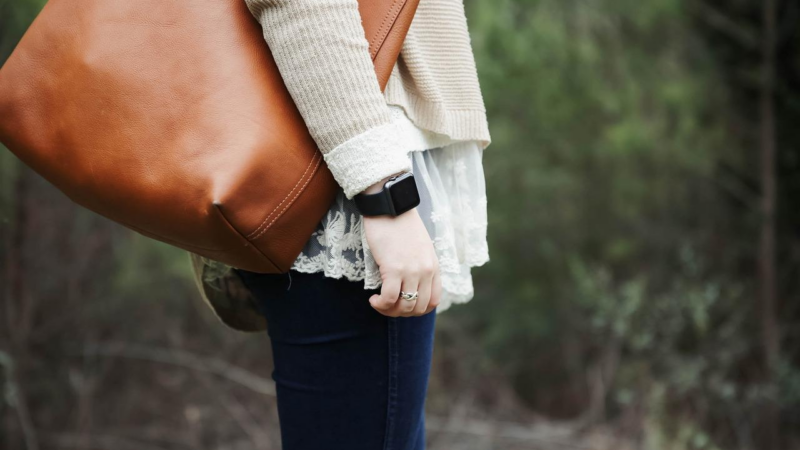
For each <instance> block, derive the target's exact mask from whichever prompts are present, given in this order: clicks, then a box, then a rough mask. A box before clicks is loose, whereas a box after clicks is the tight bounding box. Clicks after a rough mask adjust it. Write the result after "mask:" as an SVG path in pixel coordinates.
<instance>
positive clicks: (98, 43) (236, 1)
mask: <svg viewBox="0 0 800 450" xmlns="http://www.w3.org/2000/svg"><path fill="white" fill-rule="evenodd" d="M418 2H419V0H360V4H359V10H360V12H361V17H362V23H363V26H364V31H365V36H366V38H367V40H368V41H369V43H370V52H371V54H372V58H373V62H374V64H375V70H376V74H377V76H378V80H379V83H380V86H381V89H384V88H385V86H386V82H387V81H388V79H389V75H390V74H391V71H392V68H393V66H394V65H395V63H396V61H397V57H398V55H399V53H400V47H401V45H402V42H403V40H404V39H405V36H406V32H407V31H408V28H409V26H410V24H411V20H412V18H413V16H414V13H415V11H416V8H417V4H418ZM0 142H3V143H4V144H5V145H6V146H7V147H8V148H9V149H10V150H11V151H12V152H13V153H14V154H16V155H17V157H18V158H19V159H20V160H21V161H23V162H24V163H25V164H27V165H28V166H30V167H31V168H32V169H33V170H35V171H36V172H38V173H39V174H40V175H42V176H43V177H44V178H46V179H47V180H48V181H49V182H51V183H52V184H54V185H55V186H56V187H57V188H59V189H60V190H61V191H63V192H64V193H65V194H66V195H67V196H68V197H69V198H70V199H72V200H73V201H75V202H76V203H78V204H80V205H82V206H84V207H86V208H88V209H91V210H92V211H95V212H97V213H99V214H101V215H103V216H105V217H108V218H109V219H111V220H113V221H116V222H118V223H120V224H123V225H125V226H127V227H128V228H130V229H133V230H135V231H137V232H139V233H141V234H143V235H145V236H149V237H151V238H153V239H157V240H159V241H163V242H166V243H168V244H171V245H174V246H176V247H180V248H183V249H185V250H188V251H191V252H194V253H197V254H199V255H202V256H206V257H209V258H211V259H214V260H217V261H221V262H224V263H226V264H229V265H232V266H234V267H239V268H242V269H246V270H250V271H254V272H263V273H274V272H286V271H288V270H289V268H290V267H291V265H292V263H293V261H294V260H295V259H296V258H297V256H298V255H299V254H300V252H301V250H302V248H303V246H304V244H305V243H306V241H307V240H308V239H309V238H310V236H311V233H312V232H313V231H314V229H315V227H316V225H317V223H318V222H319V221H320V220H321V219H322V216H323V215H324V214H325V212H326V211H327V209H328V207H329V205H330V203H331V202H332V201H333V198H334V196H335V194H336V189H337V185H336V182H335V181H334V179H333V176H332V175H331V173H330V172H329V171H328V169H327V167H326V166H325V163H324V161H323V159H322V154H321V153H320V152H319V150H318V148H317V146H316V144H315V142H314V140H313V139H312V138H311V136H310V134H309V133H308V129H307V128H306V126H305V123H304V122H303V119H302V117H301V115H300V113H299V112H298V110H297V108H296V106H295V105H294V102H293V101H292V98H291V96H290V95H289V92H288V91H287V89H286V87H285V86H284V84H283V80H282V79H281V76H280V73H279V72H278V68H277V66H276V65H275V62H274V60H273V58H272V55H271V53H270V51H269V48H268V46H267V44H266V42H265V41H264V38H263V36H262V30H261V26H260V25H259V23H258V22H257V21H256V20H255V19H254V18H253V16H252V15H251V14H250V12H249V10H248V9H247V6H246V5H245V3H244V1H243V0H50V1H49V2H48V3H47V4H46V5H45V7H44V9H43V10H42V11H41V13H40V14H39V16H38V17H37V18H36V20H35V21H34V22H33V24H32V25H31V27H30V28H29V29H28V31H27V32H26V33H25V35H24V36H23V38H22V40H21V41H20V43H19V45H18V46H17V47H16V48H15V50H14V51H13V53H12V54H11V56H10V58H9V59H8V60H7V61H6V63H5V64H4V65H3V67H2V68H0Z"/></svg>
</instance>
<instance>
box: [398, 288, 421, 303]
mask: <svg viewBox="0 0 800 450" xmlns="http://www.w3.org/2000/svg"><path fill="white" fill-rule="evenodd" d="M400 298H402V299H403V300H406V301H409V302H413V301H416V300H417V298H419V292H405V291H400Z"/></svg>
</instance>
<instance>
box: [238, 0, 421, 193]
mask: <svg viewBox="0 0 800 450" xmlns="http://www.w3.org/2000/svg"><path fill="white" fill-rule="evenodd" d="M245 2H246V3H247V6H248V8H249V9H250V12H251V13H252V14H253V16H254V17H255V18H256V19H257V20H258V22H259V23H260V24H261V26H262V29H263V31H264V39H265V40H266V41H267V44H268V45H269V48H270V50H271V52H272V54H273V57H274V58H275V63H276V64H277V66H278V69H279V70H280V73H281V77H282V78H283V80H284V83H285V84H286V87H287V89H288V90H289V93H290V94H291V96H292V99H293V100H294V102H295V104H296V105H297V108H298V109H299V111H300V114H301V115H302V116H303V120H304V121H305V123H306V126H307V127H308V129H309V132H310V133H311V136H312V137H313V138H314V140H315V141H316V143H317V145H318V146H319V148H320V151H321V152H322V154H323V155H324V158H325V162H326V164H327V165H328V168H329V169H330V171H331V172H332V173H333V176H334V178H335V179H336V181H337V183H339V185H340V186H341V187H342V189H343V190H344V193H345V195H346V196H347V198H352V197H353V196H354V195H355V194H357V193H359V192H361V191H363V190H364V189H366V188H367V187H368V186H370V185H371V184H374V183H376V182H378V181H380V180H381V179H382V178H384V177H387V176H389V175H392V174H394V173H397V172H400V171H408V170H411V160H410V158H408V156H407V152H406V151H404V149H402V148H399V146H400V145H401V144H400V143H401V142H402V140H401V139H399V137H398V136H397V133H398V131H397V129H396V127H394V126H393V123H392V122H391V114H390V111H389V107H388V106H387V104H386V101H385V99H384V97H383V94H382V92H381V90H380V85H379V84H378V78H377V76H376V75H375V69H374V67H373V65H372V58H371V57H370V53H369V43H368V42H367V38H366V37H365V35H364V29H363V27H362V25H361V16H360V14H359V11H358V2H357V0H245Z"/></svg>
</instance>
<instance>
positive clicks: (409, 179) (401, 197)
mask: <svg viewBox="0 0 800 450" xmlns="http://www.w3.org/2000/svg"><path fill="white" fill-rule="evenodd" d="M387 187H388V188H389V194H390V195H391V196H392V204H394V211H395V214H396V215H400V214H402V213H404V212H406V211H408V210H409V209H411V208H413V207H415V206H417V205H419V192H417V184H416V183H415V182H414V176H413V175H412V174H411V173H408V174H404V175H402V176H400V177H399V178H398V179H397V180H395V181H394V182H392V184H391V185H390V186H387Z"/></svg>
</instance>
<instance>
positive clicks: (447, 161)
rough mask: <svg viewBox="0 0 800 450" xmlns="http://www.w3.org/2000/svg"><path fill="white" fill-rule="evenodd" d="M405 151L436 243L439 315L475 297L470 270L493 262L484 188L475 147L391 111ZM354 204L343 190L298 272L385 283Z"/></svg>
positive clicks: (373, 284) (297, 265)
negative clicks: (424, 127) (439, 293)
mask: <svg viewBox="0 0 800 450" xmlns="http://www.w3.org/2000/svg"><path fill="white" fill-rule="evenodd" d="M389 108H390V110H391V111H392V115H393V123H394V124H395V125H396V126H397V127H399V129H400V130H401V133H399V134H400V135H401V136H402V139H407V140H408V142H405V143H404V144H407V145H403V146H402V148H406V149H409V148H410V149H413V150H411V151H409V152H408V157H409V158H411V162H412V172H413V173H414V179H415V180H416V183H417V189H418V190H419V194H420V204H419V206H418V207H417V209H418V211H419V214H420V216H421V218H422V221H423V223H424V224H425V227H426V228H427V230H428V233H429V234H430V236H431V239H432V240H433V244H434V248H435V250H436V254H437V256H438V258H439V267H440V271H441V276H442V298H441V302H440V305H439V307H438V308H437V312H442V311H445V310H447V309H448V308H449V307H450V306H451V305H452V304H454V303H465V302H468V301H469V300H470V299H472V296H473V294H474V291H473V286H472V274H471V271H470V270H471V268H472V267H475V266H480V265H482V264H484V263H485V262H487V261H488V260H489V249H488V245H487V242H486V226H487V219H486V183H485V179H484V173H483V162H482V157H483V148H482V147H481V146H480V144H479V142H478V141H455V140H452V139H450V138H449V137H447V136H445V135H442V134H437V133H433V132H431V131H428V130H424V129H421V128H419V127H417V126H415V125H414V124H413V123H412V122H411V121H410V120H409V119H408V117H407V116H406V114H405V113H404V112H403V109H402V108H400V107H397V106H394V105H389ZM361 219H362V216H361V214H359V212H358V209H357V208H356V206H355V202H354V201H353V200H350V199H347V197H346V196H345V195H344V192H343V191H341V190H340V191H339V193H338V194H337V196H336V199H335V200H334V201H333V203H331V207H330V209H329V211H328V213H327V215H326V216H325V217H324V218H323V219H322V221H321V222H320V223H319V226H318V227H317V230H316V231H315V232H314V234H313V235H312V236H311V239H309V241H308V242H307V243H306V245H305V247H304V248H303V251H302V253H301V254H300V256H298V258H297V260H295V262H294V265H293V266H292V269H293V270H296V271H299V272H306V273H313V272H324V273H325V276H328V277H333V278H341V277H342V276H344V277H346V278H347V279H348V280H351V281H361V280H363V281H364V289H373V288H376V287H378V286H380V285H381V277H380V272H379V270H378V265H377V264H376V263H375V259H374V258H373V257H372V253H371V252H370V250H369V245H368V244H367V239H366V237H365V235H364V233H363V228H362V220H361Z"/></svg>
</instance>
